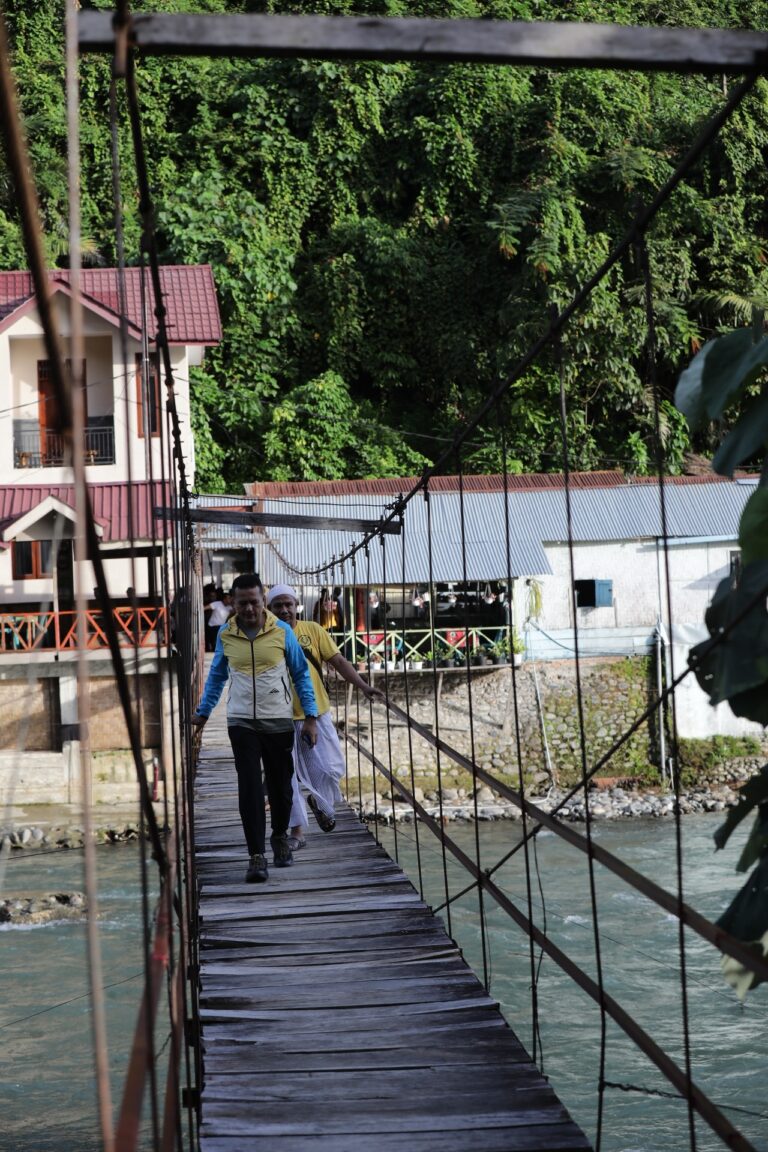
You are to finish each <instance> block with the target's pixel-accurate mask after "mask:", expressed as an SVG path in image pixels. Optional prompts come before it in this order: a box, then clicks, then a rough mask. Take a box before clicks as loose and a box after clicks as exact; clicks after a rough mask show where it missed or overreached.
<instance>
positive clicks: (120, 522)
mask: <svg viewBox="0 0 768 1152" xmlns="http://www.w3.org/2000/svg"><path fill="white" fill-rule="evenodd" d="M88 491H89V493H90V497H91V503H92V506H93V516H94V519H95V521H96V523H97V524H98V525H99V527H100V528H101V529H102V536H101V540H102V542H103V543H105V544H106V543H110V542H111V543H116V542H117V541H118V540H119V541H124V542H126V543H127V542H128V541H130V539H131V537H130V532H129V519H128V516H129V508H130V509H131V512H132V516H133V538H134V540H152V539H153V538H154V537H155V536H156V535H158V532H157V531H156V529H155V524H154V517H153V512H152V510H153V509H154V508H155V507H158V506H159V505H162V504H169V503H170V491H169V488H168V485H167V484H166V485H163V484H162V483H160V482H159V481H155V482H154V483H152V484H148V483H141V484H132V485H130V486H129V485H128V484H91V485H89V488H88ZM48 496H53V497H54V498H55V499H56V500H59V501H60V502H61V503H62V504H67V505H69V507H70V508H72V510H73V511H74V508H75V488H74V485H72V484H53V485H48V484H25V485H22V484H4V485H0V534H1V533H2V532H4V531H5V529H6V528H8V527H9V525H11V524H13V523H14V521H16V520H18V519H19V518H20V517H21V516H24V515H26V513H27V512H30V511H32V509H33V508H36V507H37V506H38V505H39V504H42V502H43V501H44V500H45V499H47V497H48ZM0 547H7V545H6V544H5V543H4V542H3V541H1V540H0Z"/></svg>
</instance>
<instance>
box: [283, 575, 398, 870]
mask: <svg viewBox="0 0 768 1152" xmlns="http://www.w3.org/2000/svg"><path fill="white" fill-rule="evenodd" d="M267 605H268V607H269V610H270V612H272V613H274V615H275V616H276V617H277V619H278V620H279V621H281V622H282V623H283V624H287V625H288V627H289V628H291V629H292V631H293V633H294V635H295V637H296V639H297V640H298V642H299V644H300V646H301V649H302V651H303V653H304V655H305V656H306V658H307V664H308V665H309V675H310V677H311V679H312V688H313V690H314V693H315V699H316V701H317V743H316V745H315V746H314V747H312V746H311V745H310V744H308V743H306V742H305V741H304V740H302V738H301V729H302V724H303V722H304V712H303V710H302V706H301V703H300V701H299V697H298V695H297V694H296V692H294V694H293V719H294V724H295V726H296V738H295V741H294V745H293V759H294V774H293V807H292V808H291V822H290V829H291V838H290V844H291V848H292V849H296V848H301V847H303V846H304V843H305V841H304V837H303V830H304V828H305V827H306V825H307V821H308V817H307V810H306V807H305V805H304V799H303V797H302V795H301V789H300V788H299V785H300V784H301V785H302V786H303V787H304V788H305V789H306V790H307V801H308V803H309V806H310V808H311V809H312V811H313V813H314V815H315V819H316V820H317V823H318V825H319V827H320V828H321V829H322V830H323V832H332V831H333V829H334V827H335V826H336V819H335V817H334V808H335V805H336V802H337V801H338V800H340V799H341V792H340V790H339V780H341V778H342V776H343V775H344V773H345V771H346V765H345V763H344V754H343V752H342V750H341V745H340V744H339V737H338V735H337V733H336V729H335V727H334V725H333V721H332V720H331V702H330V700H329V699H328V693H327V692H326V690H325V685H324V684H323V663H324V662H325V663H326V664H328V665H329V667H331V668H333V669H334V671H335V672H338V674H339V676H341V677H342V679H344V680H346V681H348V682H349V683H350V684H354V686H355V687H356V688H357V689H358V691H360V692H362V693H363V695H364V696H365V698H366V699H367V700H384V698H385V697H384V693H383V692H381V691H380V690H379V689H378V688H372V687H371V685H370V684H368V683H367V682H366V681H365V680H363V678H362V676H360V675H358V673H357V670H356V669H355V668H354V667H353V666H352V664H350V662H349V660H347V659H346V658H345V657H344V656H342V654H341V652H340V651H339V649H338V647H337V645H336V644H335V642H334V641H333V640H332V638H331V637H330V636H329V635H328V633H327V631H326V630H325V628H322V627H321V626H320V625H319V624H315V623H314V622H313V621H311V620H301V619H300V618H299V615H298V611H297V609H298V605H299V597H298V596H297V594H296V591H295V589H293V588H291V586H290V585H289V584H276V585H275V586H274V588H272V589H270V592H269V595H268V596H267Z"/></svg>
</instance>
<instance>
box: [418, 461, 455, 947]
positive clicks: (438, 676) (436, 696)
mask: <svg viewBox="0 0 768 1152" xmlns="http://www.w3.org/2000/svg"><path fill="white" fill-rule="evenodd" d="M424 503H425V506H426V510H427V567H428V570H429V571H428V577H429V603H430V611H429V636H430V643H431V645H432V701H433V706H434V710H435V739H436V740H437V741H438V745H437V747H436V749H435V754H436V759H435V764H436V768H437V803H438V811H439V816H440V830H441V833H442V831H443V829H444V828H445V823H446V817H445V812H444V810H443V805H444V797H443V771H442V758H441V752H440V745H439V741H440V689H441V687H442V675H443V673H442V672H438V670H437V661H438V648H437V637H436V633H435V615H436V613H437V587H436V585H435V569H434V560H433V554H432V505H431V503H430V498H429V481H427V482H426V484H425V485H424ZM440 851H441V854H442V857H443V890H444V892H445V901H446V903H445V923H446V928H447V930H448V935H449V936H451V937H452V936H453V930H452V926H451V904H450V886H449V884H448V857H447V854H446V846H445V839H444V837H443V836H442V835H441V837H440Z"/></svg>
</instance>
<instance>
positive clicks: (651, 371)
mask: <svg viewBox="0 0 768 1152" xmlns="http://www.w3.org/2000/svg"><path fill="white" fill-rule="evenodd" d="M637 251H638V257H639V264H640V271H641V275H642V278H643V289H644V302H645V321H646V327H647V338H646V373H647V380H648V383H649V384H650V386H651V393H652V395H653V426H654V456H655V463H656V473H657V478H658V483H659V514H660V518H661V534H662V544H663V552H662V554H663V557H664V575H665V584H666V593H665V595H666V608H667V620H668V622H669V643H670V654H669V655H670V671H671V675H672V679H673V681H674V676H675V665H674V659H675V657H674V645H673V644H672V629H673V624H674V621H673V616H672V580H671V573H670V563H669V528H668V517H667V501H666V483H665V482H666V473H665V467H664V465H665V454H664V443H663V437H662V432H661V395H660V391H659V382H658V377H657V373H656V324H655V317H654V311H653V279H652V276H651V266H650V261H649V258H648V242H647V237H646V234H645V233H644V232H643V233H641V235H640V236H639V238H638V242H637ZM670 705H671V707H670V714H671V719H672V731H671V734H670V735H671V740H672V766H673V771H672V781H673V787H674V794H675V803H674V808H673V816H674V821H675V869H676V884H677V899H678V906H679V909H680V910H682V907H683V904H684V884H683V828H682V812H681V809H680V790H681V785H680V760H679V755H678V747H677V713H676V707H675V696H674V693H673V694H672V696H671V699H670ZM660 715H661V713H660ZM677 927H678V951H679V959H680V1007H681V1013H682V1025H683V1054H684V1064H685V1074H686V1077H687V1081H688V1086H687V1091H686V1095H687V1105H688V1132H689V1140H690V1148H691V1152H696V1114H695V1111H694V1107H693V1098H692V1091H691V1086H692V1083H693V1071H692V1061H691V1033H690V1014H689V1007H688V974H687V967H688V966H687V958H686V949H685V924H684V923H683V918H682V916H681V915H678V918H677Z"/></svg>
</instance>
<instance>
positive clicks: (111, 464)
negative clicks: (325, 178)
mask: <svg viewBox="0 0 768 1152" xmlns="http://www.w3.org/2000/svg"><path fill="white" fill-rule="evenodd" d="M160 284H161V288H162V305H163V307H164V309H165V328H166V333H167V338H168V344H169V351H170V361H171V370H172V383H171V385H170V387H172V391H173V401H174V407H175V410H176V412H177V414H178V421H179V434H180V439H181V453H182V456H183V458H184V464H185V474H186V479H187V482H188V483H189V485H190V486H191V485H193V484H194V472H195V454H194V444H193V439H192V429H191V420H190V395H189V377H190V369H191V368H192V367H193V366H195V365H199V364H200V363H202V360H203V356H204V354H205V349H206V348H207V347H211V346H213V345H216V344H218V343H219V342H220V340H221V320H220V317H219V309H218V303H217V299H216V291H215V287H214V282H213V275H212V271H211V268H210V267H209V266H207V265H193V266H178V267H176V266H174V267H164V268H162V269H161V270H160ZM80 287H81V291H80V302H81V304H82V329H83V339H84V360H83V369H82V380H83V390H84V401H85V405H84V407H85V437H84V442H83V444H82V447H81V449H80V451H82V453H83V456H84V462H85V466H86V479H87V482H88V488H89V497H90V501H91V506H92V508H93V515H94V521H95V528H96V535H97V536H98V538H99V543H100V554H101V558H102V561H103V565H104V572H105V575H106V580H107V585H108V590H109V593H110V596H111V598H112V601H113V608H112V613H111V615H112V623H113V624H114V626H115V629H116V632H117V635H118V639H119V643H120V644H121V646H123V647H124V649H125V658H126V660H127V662H128V664H129V666H130V667H131V668H135V669H136V670H137V671H138V672H139V673H141V676H140V692H141V696H142V707H141V709H140V712H141V716H142V733H141V741H142V744H143V746H144V747H145V749H146V750H147V756H148V762H149V763H150V764H152V763H153V759H154V757H155V754H156V753H157V754H159V755H161V756H162V757H166V756H167V754H168V748H169V747H170V745H171V741H170V737H169V734H168V732H167V731H166V730H165V729H166V728H167V719H166V718H165V717H164V709H162V708H161V709H160V710H158V708H157V706H156V699H157V692H158V687H159V688H160V691H161V693H162V698H163V699H165V698H166V697H167V694H168V691H169V688H168V659H169V657H168V653H169V643H170V621H169V620H168V618H167V612H166V609H165V608H164V607H163V605H162V602H161V598H160V596H159V591H160V588H161V579H162V576H163V568H164V555H163V554H164V547H163V543H162V537H163V533H164V532H167V531H168V530H169V529H168V525H167V523H165V522H159V521H157V520H156V519H155V512H154V510H155V509H156V508H157V507H158V506H161V505H167V504H170V503H171V502H172V501H171V492H170V486H169V485H168V483H167V476H168V461H169V459H170V449H171V447H172V444H170V443H169V438H170V431H169V427H168V425H169V420H168V399H169V383H168V381H167V380H166V379H165V377H164V373H163V372H162V368H161V364H160V362H159V359H158V355H157V329H158V320H157V316H156V307H157V302H156V300H155V295H154V291H153V288H152V283H151V279H150V277H149V274H148V273H145V272H144V271H143V270H141V269H138V268H130V269H127V270H126V271H125V273H124V276H123V277H121V275H120V273H119V271H118V270H117V269H115V268H98V269H84V270H83V271H82V273H81V285H80ZM49 288H50V301H51V307H52V311H53V316H54V320H55V324H56V328H57V332H58V336H59V340H60V344H61V347H62V352H63V355H64V357H65V358H69V357H70V356H71V332H72V321H71V315H72V306H73V291H72V286H71V276H70V272H69V271H68V270H54V271H51V272H50V273H49ZM121 301H123V302H124V303H123V304H122V305H121ZM76 521H77V515H76V511H75V489H74V483H73V474H72V467H71V460H70V459H68V458H67V445H66V442H65V437H64V435H63V433H62V428H61V426H60V421H59V405H58V402H57V395H56V391H55V388H54V385H53V380H52V374H51V371H50V365H49V361H48V358H47V352H46V348H45V343H44V339H43V327H42V323H41V320H40V315H39V310H38V306H37V299H36V296H35V293H34V290H33V285H32V278H31V276H30V275H29V273H28V272H0V581H1V582H2V587H3V591H4V597H3V604H2V606H0V708H2V711H3V714H4V715H5V716H6V717H7V718H8V721H7V723H6V724H5V726H4V727H3V726H0V727H1V728H2V732H0V798H3V797H5V798H7V796H8V794H9V793H8V788H9V787H11V785H10V784H8V782H7V781H6V779H5V774H6V772H7V771H10V769H9V767H8V765H7V764H6V763H5V759H7V757H11V759H12V758H13V756H14V755H15V753H13V748H14V747H15V739H16V727H15V723H16V720H18V722H19V723H21V722H22V719H23V723H24V726H25V727H24V731H25V749H24V751H25V764H28V765H29V766H30V775H29V779H26V780H21V781H19V782H18V784H19V790H18V792H17V797H18V798H19V799H20V800H21V801H22V802H26V803H33V802H45V803H59V802H66V801H67V797H69V796H70V793H71V792H72V782H71V781H70V779H69V775H68V773H69V771H70V769H69V767H68V766H69V765H70V764H71V763H73V762H76V760H75V761H73V759H72V756H71V754H70V752H71V745H72V742H73V741H75V742H76V741H77V739H78V732H79V726H78V716H77V704H76V700H77V689H76V664H75V661H76V658H77V652H78V645H79V642H80V638H81V636H80V633H79V632H78V621H77V613H76V612H75V588H76V585H77V576H78V572H77V564H76V560H75V556H74V551H73V540H74V537H75V534H76V531H75V530H76ZM94 583H95V579H94V575H93V571H92V569H91V565H90V562H88V563H86V564H84V570H83V571H82V572H81V573H80V586H81V587H83V588H85V590H86V593H87V601H88V608H87V612H86V621H85V625H84V627H85V636H86V647H87V649H88V656H87V658H88V660H89V666H90V672H91V688H90V692H91V707H90V714H91V721H90V725H89V733H90V744H91V748H92V750H93V751H94V753H95V754H103V755H105V756H107V757H108V763H107V764H105V766H104V768H103V772H102V775H103V777H104V781H103V786H102V785H99V787H100V789H101V791H100V793H99V798H101V799H104V800H106V799H118V798H120V797H122V796H123V795H125V797H126V798H127V797H129V796H130V797H131V798H133V794H134V792H135V788H136V785H135V781H134V783H133V785H129V784H128V783H127V781H129V780H130V779H131V771H130V770H129V769H127V768H126V764H128V763H129V762H130V755H129V754H128V753H127V752H125V751H124V750H125V749H127V747H128V743H129V742H128V737H127V732H126V730H125V725H124V722H123V719H122V713H121V709H120V705H119V700H118V695H117V689H116V684H115V681H114V674H113V671H112V668H111V665H110V662H109V658H108V637H107V625H108V623H109V621H108V620H105V618H104V614H103V612H102V610H101V607H100V605H99V604H97V602H96V599H95V596H94V593H93V585H94ZM17 712H18V717H17V715H16V713H17Z"/></svg>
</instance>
